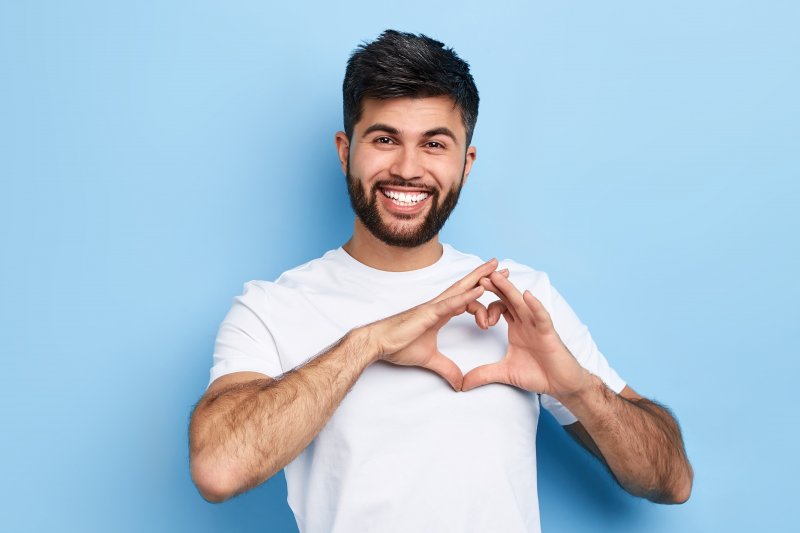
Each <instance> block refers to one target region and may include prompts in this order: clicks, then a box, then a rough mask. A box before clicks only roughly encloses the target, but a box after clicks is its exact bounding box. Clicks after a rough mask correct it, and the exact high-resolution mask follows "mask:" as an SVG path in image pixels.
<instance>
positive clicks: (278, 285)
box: [211, 244, 625, 533]
mask: <svg viewBox="0 0 800 533" xmlns="http://www.w3.org/2000/svg"><path fill="white" fill-rule="evenodd" d="M443 248H444V253H443V255H442V257H441V258H440V259H439V261H437V262H436V263H435V264H433V265H431V266H429V267H426V268H423V269H420V270H414V271H410V272H384V271H380V270H376V269H373V268H370V267H368V266H366V265H363V264H362V263H359V262H358V261H356V260H355V259H353V258H352V257H351V256H350V255H348V254H347V252H345V251H344V250H343V249H342V248H339V249H337V250H332V251H330V252H328V253H326V254H325V255H324V256H323V257H321V258H320V259H316V260H314V261H311V262H309V263H306V264H304V265H302V266H299V267H297V268H295V269H292V270H289V271H288V272H285V273H284V274H283V275H281V276H280V277H279V278H278V280H277V281H275V282H274V283H270V282H265V281H251V282H249V283H247V284H246V285H245V292H244V294H243V295H242V296H239V297H237V298H235V300H234V303H233V307H232V309H231V310H230V312H229V313H228V315H227V317H226V318H225V320H224V322H223V324H222V326H221V327H220V330H219V334H218V336H217V342H216V348H215V353H214V366H213V368H212V369H211V381H213V380H215V379H217V378H218V377H220V376H222V375H225V374H229V373H231V372H238V371H255V372H261V373H263V374H266V375H268V376H273V377H275V376H278V375H279V374H281V373H282V372H285V371H288V370H290V369H292V368H294V367H296V366H298V365H299V364H301V363H303V362H304V361H306V360H307V359H309V358H310V357H313V356H314V355H316V354H318V353H319V352H321V351H323V350H324V349H325V348H326V347H328V346H330V345H331V344H333V343H334V342H335V341H336V340H338V339H339V338H341V337H342V336H343V335H344V334H345V333H346V332H347V331H349V330H350V329H352V328H354V327H356V326H360V325H363V324H367V323H370V322H373V321H375V320H378V319H380V318H384V317H386V316H389V315H392V314H395V313H398V312H400V311H403V310H405V309H408V308H410V307H413V306H415V305H418V304H420V303H422V302H424V301H426V300H429V299H431V298H433V297H434V296H436V295H437V294H439V293H441V292H442V291H443V290H444V289H446V288H447V287H449V286H450V285H452V284H453V283H454V282H455V281H457V280H458V279H460V278H462V277H463V276H464V275H466V274H467V273H468V272H470V271H472V270H473V269H474V268H476V267H477V266H478V265H480V264H481V263H483V260H481V259H480V258H478V257H476V256H473V255H467V254H463V253H461V252H458V251H456V250H455V249H453V248H452V247H450V246H449V245H446V244H445V245H444V246H443ZM504 267H507V268H509V270H510V277H509V279H510V280H511V281H512V283H514V284H515V285H516V286H517V287H518V288H519V289H520V290H521V291H522V290H524V289H529V290H530V291H531V292H532V293H533V294H534V296H536V297H537V298H538V299H539V300H540V301H541V302H542V303H543V304H544V305H545V307H546V308H547V310H548V311H549V312H550V314H551V316H552V318H553V322H554V324H555V327H556V330H557V331H558V333H559V335H560V336H561V338H562V340H563V341H564V343H565V344H566V345H567V347H568V348H569V349H570V351H571V352H572V353H573V355H575V357H576V358H577V359H578V361H579V362H580V363H581V364H582V365H583V366H584V367H586V368H587V369H589V370H590V371H591V372H592V373H594V374H596V375H598V376H599V377H600V378H601V379H602V380H603V381H605V382H606V384H607V385H608V386H609V387H610V388H611V389H612V390H614V391H615V392H619V391H621V390H622V388H623V387H624V386H625V383H624V382H623V381H622V379H620V377H619V376H618V375H617V373H616V372H615V371H614V370H613V369H611V367H609V365H608V363H607V362H606V359H605V358H604V357H603V355H602V354H601V353H600V352H599V351H598V349H597V347H596V346H595V344H594V342H593V341H592V338H591V336H590V335H589V331H588V329H587V328H586V326H584V325H583V324H582V323H581V322H580V320H578V318H577V316H576V315H575V313H574V312H573V311H572V309H571V308H570V307H569V305H567V303H566V302H565V301H564V299H563V298H561V296H560V295H559V294H558V293H557V292H556V290H555V289H554V288H553V287H552V286H551V285H550V281H549V279H548V277H547V275H546V274H544V273H542V272H537V271H535V270H532V269H530V268H528V267H526V266H523V265H520V264H518V263H515V262H513V261H509V260H506V261H502V262H501V263H500V267H499V268H504ZM495 299H496V297H495V296H494V295H492V294H490V293H487V294H484V295H483V296H482V297H481V301H482V302H483V303H484V304H485V305H486V304H488V303H489V302H491V301H492V300H495ZM506 344H507V326H506V323H505V321H504V320H503V319H501V320H500V322H499V323H498V325H497V326H495V327H494V328H492V329H490V330H489V331H484V330H481V329H479V328H478V327H477V326H476V325H475V322H474V318H473V317H472V316H471V315H469V314H466V313H465V314H464V315H461V316H459V317H456V318H454V319H453V320H451V321H450V323H448V324H447V325H446V326H445V327H444V328H443V329H442V330H441V332H440V334H439V348H440V350H441V351H442V352H443V353H444V354H446V355H448V356H449V357H450V358H451V359H452V360H453V361H454V362H455V363H456V364H457V365H458V366H459V367H460V368H461V370H462V371H463V372H464V373H466V372H467V371H468V370H470V369H472V368H474V367H476V366H478V365H481V364H485V363H490V362H494V361H498V360H499V359H501V358H502V357H503V355H504V354H505V350H506ZM541 403H542V405H543V406H544V407H546V408H547V409H549V410H550V411H551V412H552V413H553V414H554V415H555V417H556V418H557V419H558V421H559V422H560V423H561V424H570V423H572V422H574V421H575V420H576V419H575V417H573V416H572V414H571V413H570V412H569V411H568V410H567V409H566V408H564V406H562V405H561V404H559V403H558V402H557V401H556V400H554V399H553V398H549V397H547V396H544V395H543V396H542V397H541ZM538 417H539V402H538V401H537V395H536V394H534V393H529V392H526V391H522V390H519V389H516V388H514V387H510V386H507V385H500V384H491V385H486V386H483V387H479V388H477V389H474V390H472V391H469V392H463V393H457V392H455V391H453V390H452V388H450V386H449V385H448V384H447V383H446V382H445V381H444V380H443V379H442V378H440V377H439V376H437V375H436V374H434V373H432V372H429V371H427V370H424V369H421V368H416V367H405V366H395V365H391V364H389V363H384V362H378V363H375V364H373V365H371V366H369V367H368V368H367V369H366V370H365V371H364V373H363V374H362V375H361V377H360V378H359V379H358V381H357V382H356V384H355V385H354V386H353V388H352V390H351V391H350V392H349V393H348V394H347V395H346V396H345V398H344V400H343V401H342V403H341V404H340V406H339V407H338V408H337V410H336V411H335V413H334V415H333V417H332V418H331V419H330V421H328V423H327V424H326V425H325V427H324V428H323V429H322V431H321V432H320V433H319V435H317V437H316V438H315V439H314V440H313V441H312V443H311V444H310V445H309V446H308V447H307V448H306V449H305V450H304V451H303V452H302V453H301V454H300V455H299V456H298V457H297V458H296V459H295V460H294V461H292V462H291V463H290V464H289V465H287V466H286V469H285V474H286V481H287V486H288V501H289V505H290V506H291V508H292V510H293V511H294V514H295V518H296V520H297V523H298V526H299V528H300V531H301V532H303V533H306V532H307V533H318V532H319V533H337V532H345V533H349V532H354V531H358V532H380V533H391V532H395V531H396V532H403V533H406V532H428V531H430V532H459V533H468V532H476V533H478V532H479V533H485V532H493V531H498V532H500V531H502V532H504V533H515V532H536V531H539V530H540V526H539V506H538V496H537V489H536V424H537V421H538Z"/></svg>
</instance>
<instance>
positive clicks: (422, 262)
mask: <svg viewBox="0 0 800 533" xmlns="http://www.w3.org/2000/svg"><path fill="white" fill-rule="evenodd" d="M342 248H344V250H345V251H346V252H347V253H348V254H350V257H352V258H353V259H355V260H356V261H358V262H359V263H363V264H365V265H367V266H368V267H372V268H376V269H378V270H384V271H386V272H406V271H408V270H417V269H420V268H425V267H427V266H431V265H432V264H434V263H435V262H436V261H438V260H439V258H440V257H442V245H441V244H440V243H439V236H438V235H437V236H435V237H434V238H433V239H431V240H429V241H428V242H426V243H425V244H422V245H420V246H416V247H414V248H403V247H401V246H390V245H388V244H386V243H385V242H383V241H381V240H380V239H378V238H376V237H375V236H374V235H373V234H372V233H370V231H369V230H368V229H367V228H365V227H364V226H363V225H362V224H361V221H360V220H358V218H356V223H355V228H354V230H353V236H352V237H351V238H350V240H349V241H347V242H346V243H345V244H344V245H342Z"/></svg>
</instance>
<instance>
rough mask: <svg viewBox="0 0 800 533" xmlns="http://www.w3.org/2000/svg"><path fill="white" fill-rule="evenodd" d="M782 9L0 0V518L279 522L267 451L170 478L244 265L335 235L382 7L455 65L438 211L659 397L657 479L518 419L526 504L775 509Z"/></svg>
mask: <svg viewBox="0 0 800 533" xmlns="http://www.w3.org/2000/svg"><path fill="white" fill-rule="evenodd" d="M799 26H800V9H799V8H798V4H797V3H796V2H792V1H786V2H777V1H761V2H741V1H725V2H723V1H708V2H688V1H679V2H670V3H659V4H658V5H653V3H649V2H647V3H645V2H633V1H630V2H620V1H606V2H538V1H537V2H499V3H490V2H473V3H469V2H461V3H459V2H456V3H436V2H419V1H407V2H400V3H396V2H395V3H386V2H348V3H341V2H325V3H323V2H319V3H307V2H306V3H296V4H293V5H291V6H290V5H286V3H281V4H270V3H267V2H198V1H192V2H163V1H159V2H155V1H153V2H116V3H110V2H102V1H99V0H95V1H83V2H56V1H54V2H40V1H36V2H34V1H27V2H3V3H2V7H0V81H1V83H0V176H1V177H2V182H1V183H2V186H1V188H0V245H2V248H0V249H1V250H2V266H0V268H1V269H2V270H1V273H2V276H0V291H1V294H2V297H1V298H0V350H1V351H2V361H3V371H4V372H3V378H4V379H3V380H2V387H1V388H0V395H1V396H0V397H1V398H2V402H0V415H1V416H2V438H0V456H2V472H3V483H2V484H0V502H2V507H3V512H2V517H0V529H2V530H4V531H37V532H38V531H82V532H88V531H97V532H101V531H102V532H105V531H118V532H129V531H130V532H138V531H158V532H172V531H196V532H201V531H253V532H255V531H293V530H294V525H293V520H292V516H291V512H290V511H289V509H288V507H287V506H286V503H285V482H284V478H283V476H282V475H280V476H277V477H275V478H273V479H272V480H270V481H269V482H268V483H267V484H265V485H264V486H262V487H261V488H259V489H257V490H255V491H253V492H251V493H249V494H246V495H244V496H241V497H239V498H236V499H234V500H232V501H230V502H228V503H225V504H223V505H219V506H213V505H210V504H208V503H206V502H204V501H203V500H202V499H201V498H200V496H199V495H198V493H197V492H196V491H195V489H194V487H193V485H192V484H191V481H190V478H189V471H188V460H187V457H188V452H187V436H186V433H187V422H188V417H189V413H190V410H191V408H192V405H193V404H194V402H195V401H196V400H197V399H198V398H199V397H200V395H201V394H202V392H203V390H204V388H205V386H206V383H207V380H208V370H209V367H210V364H211V350H212V346H213V340H214V337H215V334H216V329H217V327H218V325H219V323H220V321H221V320H222V318H223V317H224V315H225V313H226V312H227V310H228V308H229V305H230V303H231V299H232V298H233V297H234V296H235V295H237V294H240V292H241V289H242V285H243V283H244V282H246V281H248V280H250V279H272V278H274V277H275V276H277V275H278V274H279V273H280V272H282V271H283V270H286V269H288V268H291V267H293V266H295V265H297V264H299V263H301V262H304V261H307V260H309V259H312V258H314V257H317V256H319V255H320V254H321V253H322V252H324V251H325V250H327V249H330V248H333V247H336V246H338V245H340V244H341V243H342V242H343V241H344V240H345V239H346V238H347V237H348V235H349V232H350V229H351V223H352V222H351V219H352V215H351V213H350V210H349V207H348V204H347V200H346V194H345V189H344V183H343V178H342V176H341V174H340V171H339V168H338V165H337V159H336V156H335V153H334V150H333V134H334V132H335V131H336V130H337V129H339V128H340V127H341V100H340V99H341V96H340V84H341V80H342V75H343V71H344V65H345V61H346V58H347V56H348V54H349V52H350V51H351V50H352V49H353V48H354V47H355V46H356V44H358V43H359V42H360V41H362V40H365V39H372V38H374V37H375V36H377V35H378V34H379V33H380V31H382V30H383V29H385V28H387V27H392V28H397V29H401V30H406V31H415V32H425V33H428V34H429V35H431V36H434V37H437V38H439V39H441V40H443V41H445V42H446V43H448V44H449V45H451V46H453V47H454V48H455V49H456V50H457V51H458V52H459V53H460V54H461V56H462V57H464V58H466V59H467V60H468V61H470V63H471V65H472V68H473V72H474V75H475V78H476V80H477V83H478V87H479V89H480V92H481V100H482V101H481V110H480V119H479V121H478V127H477V130H476V135H475V139H474V142H475V144H476V145H477V146H478V160H477V163H476V166H475V167H474V171H473V173H472V175H471V178H470V182H469V184H468V186H467V188H466V189H465V192H464V195H463V199H462V201H461V205H460V206H459V208H458V209H457V210H456V212H455V214H454V216H453V218H452V219H451V221H450V222H449V223H448V226H447V227H446V229H445V232H444V235H443V240H445V241H448V242H450V243H452V244H453V245H455V246H456V247H458V248H462V249H466V250H469V251H473V252H476V253H479V254H481V255H483V256H485V257H489V256H499V257H501V258H503V257H511V258H514V259H516V260H518V261H521V262H524V263H528V264H531V265H533V266H534V267H536V268H539V269H541V270H546V271H548V272H549V273H550V275H551V278H552V280H553V282H554V284H555V285H556V286H557V287H558V288H559V289H560V291H561V292H562V293H563V294H564V295H565V296H566V297H567V299H568V300H569V301H570V303H571V304H572V306H573V307H574V308H575V309H576V311H577V312H578V314H579V315H580V316H581V318H582V319H583V320H584V322H586V323H587V324H588V325H589V326H590V328H591V329H592V331H593V334H594V336H595V338H596V340H597V342H598V344H599V345H600V347H601V349H602V350H603V351H604V352H605V353H606V354H607V356H608V357H609V358H610V359H611V361H612V362H613V364H614V366H615V367H616V368H617V369H618V370H619V372H620V373H621V374H622V375H623V376H624V377H625V378H627V380H628V381H629V383H630V384H631V385H632V386H633V387H634V388H636V389H637V390H639V391H640V392H641V393H643V394H645V395H648V396H651V397H654V398H656V399H658V400H660V401H662V402H665V403H667V404H668V405H670V406H671V407H672V408H673V409H674V410H675V412H676V413H677V414H678V416H679V418H680V421H681V423H682V425H683V429H684V433H685V438H686V445H687V448H688V452H689V455H690V458H691V460H692V462H693V463H694V467H695V470H696V480H695V481H696V482H695V490H694V494H693V496H692V499H691V500H690V501H689V503H687V504H686V505H683V506H679V507H667V506H657V505H653V504H650V503H648V502H645V501H640V500H636V499H634V498H632V497H629V496H627V495H626V494H625V493H624V492H622V491H621V490H620V489H618V488H616V486H615V485H614V484H613V482H612V481H611V480H610V477H609V476H608V475H607V474H606V473H605V472H604V471H603V469H602V468H601V467H600V466H598V464H597V463H596V462H595V461H593V460H592V459H590V458H589V457H587V456H586V455H585V454H584V453H583V452H582V451H581V450H579V449H578V448H577V447H576V446H574V445H573V444H572V442H571V441H570V440H569V439H568V438H567V437H565V436H564V434H563V432H562V431H561V430H560V429H559V428H558V427H557V426H556V424H555V423H554V422H553V421H552V419H550V418H549V417H543V421H542V429H541V433H540V438H539V461H540V472H541V474H540V479H539V484H540V493H541V511H542V522H543V526H544V528H545V531H603V532H642V531H647V532H673V531H681V532H693V531H702V532H708V531H726V532H738V531H753V530H756V529H758V530H761V531H786V530H788V529H790V528H791V526H790V524H793V523H794V522H793V520H790V518H791V515H793V514H794V513H793V512H792V511H793V510H794V509H795V507H796V501H795V500H796V494H797V489H796V483H797V479H798V477H799V476H800V469H799V468H798V460H797V458H796V456H797V452H796V446H797V444H796V440H797V437H798V432H797V429H796V427H795V426H796V421H797V414H796V410H795V407H794V403H795V400H796V394H795V390H796V383H797V379H798V376H800V365H799V364H798V359H797V358H798V355H800V353H799V352H800V343H799V342H798V327H797V322H798V318H800V317H799V316H798V311H797V302H798V297H800V290H798V282H797V280H796V277H795V276H796V273H797V272H798V271H800V259H799V258H800V254H799V253H798V237H797V233H798V230H800V217H798V215H797V205H798V200H800V195H799V194H798V193H800V187H799V186H798V179H799V178H800V160H799V156H798V153H799V149H800V126H798V125H799V124H800V109H799V108H800V104H798V102H799V101H800V99H798V95H799V94H800V61H799V59H798V58H800V53H798V51H800V38H798V35H800V33H798V31H797V28H798V27H799ZM476 460H480V459H479V458H476ZM387 482H391V480H387ZM398 505H402V502H398Z"/></svg>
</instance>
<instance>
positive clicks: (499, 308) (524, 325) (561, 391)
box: [367, 259, 590, 399]
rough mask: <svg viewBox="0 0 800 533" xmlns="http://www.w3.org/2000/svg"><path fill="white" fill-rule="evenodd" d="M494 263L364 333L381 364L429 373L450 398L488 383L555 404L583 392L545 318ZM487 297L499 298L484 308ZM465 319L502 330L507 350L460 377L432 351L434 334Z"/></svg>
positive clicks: (583, 373) (575, 368)
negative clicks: (541, 396)
mask: <svg viewBox="0 0 800 533" xmlns="http://www.w3.org/2000/svg"><path fill="white" fill-rule="evenodd" d="M496 267H497V261H496V260H495V259H492V260H490V261H488V262H486V263H484V264H483V265H481V266H479V267H478V268H476V269H475V270H473V271H472V272H470V273H469V274H467V276H465V277H464V278H462V279H461V280H459V281H458V282H456V283H455V284H453V285H452V286H450V287H449V288H448V289H447V290H446V291H444V292H443V293H442V294H440V295H439V296H437V297H436V298H434V299H433V300H430V301H429V302H425V303H423V304H421V305H418V306H416V307H412V308H411V309H409V310H407V311H405V312H403V313H400V314H397V315H394V316H391V317H388V318H386V319H383V320H380V321H378V322H374V323H373V324H370V325H369V326H367V327H368V328H371V329H370V337H371V338H372V339H374V341H375V342H376V343H377V346H378V353H379V354H380V355H379V356H380V358H381V359H383V360H385V361H388V362H390V363H394V364H397V365H413V366H420V367H423V368H427V369H429V370H432V371H433V372H436V373H437V374H439V375H440V376H442V377H443V378H444V379H445V380H447V382H448V383H450V385H451V386H452V387H453V389H454V390H456V391H468V390H471V389H474V388H475V387H480V386H482V385H486V384H488V383H504V384H507V385H512V386H515V387H519V388H521V389H525V390H528V391H532V392H538V393H545V394H549V395H551V396H554V397H555V398H556V399H558V398H560V397H565V396H569V395H571V394H574V393H576V392H578V391H580V390H581V389H582V388H583V387H585V386H586V385H588V383H589V378H590V375H589V373H588V371H587V370H585V369H584V368H583V367H582V366H581V365H580V364H579V363H578V362H577V360H576V359H575V357H573V355H572V354H571V353H570V352H569V350H568V349H567V347H566V346H565V345H564V343H563V342H562V341H561V339H560V337H559V336H558V333H556V330H555V328H554V327H553V322H552V320H551V319H550V314H549V313H548V312H547V310H546V309H545V308H544V306H543V305H542V303H541V302H540V301H539V300H537V299H536V298H535V297H534V296H533V294H531V292H530V291H528V290H526V291H525V292H524V293H520V292H519V290H518V289H517V288H516V287H515V286H514V285H513V284H512V283H511V282H510V281H509V280H508V270H505V269H504V270H501V271H496V270H495V268H496ZM486 290H488V291H490V292H492V293H494V294H495V295H497V296H498V297H499V300H497V301H494V302H492V303H491V304H489V306H488V307H484V306H483V304H481V303H480V302H478V301H477V299H478V298H479V297H480V296H481V295H482V294H483V293H484V291H486ZM464 312H469V313H470V314H472V315H474V316H475V322H476V323H477V324H478V327H480V328H481V329H488V328H490V327H492V326H494V325H496V324H497V322H498V321H499V320H500V317H501V316H502V317H503V318H504V319H505V320H506V322H507V323H508V350H507V352H506V355H505V356H504V357H503V359H501V360H500V361H498V362H496V363H491V364H487V365H482V366H479V367H476V368H473V369H472V370H470V371H469V372H467V374H466V375H462V373H461V370H460V369H459V368H458V366H457V365H456V364H455V363H454V362H453V361H452V360H451V359H449V358H448V357H447V356H446V355H444V354H442V353H441V352H440V351H439V349H438V346H437V335H438V333H439V330H440V329H441V328H442V327H443V326H444V325H445V324H447V322H449V321H450V319H451V318H453V317H455V316H458V315H460V314H462V313H464Z"/></svg>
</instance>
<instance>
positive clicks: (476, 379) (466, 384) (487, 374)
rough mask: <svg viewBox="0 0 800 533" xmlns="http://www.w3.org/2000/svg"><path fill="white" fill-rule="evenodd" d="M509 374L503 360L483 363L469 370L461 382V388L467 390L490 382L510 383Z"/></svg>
mask: <svg viewBox="0 0 800 533" xmlns="http://www.w3.org/2000/svg"><path fill="white" fill-rule="evenodd" d="M507 375H508V372H507V371H506V368H505V365H504V364H503V361H499V362H497V363H491V364H488V365H481V366H478V367H475V368H473V369H472V370H470V371H469V372H467V374H466V375H465V376H464V379H463V382H462V384H461V390H462V391H464V392H466V391H468V390H472V389H474V388H475V387H480V386H482V385H486V384H488V383H508V378H507V377H506V376H507Z"/></svg>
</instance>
